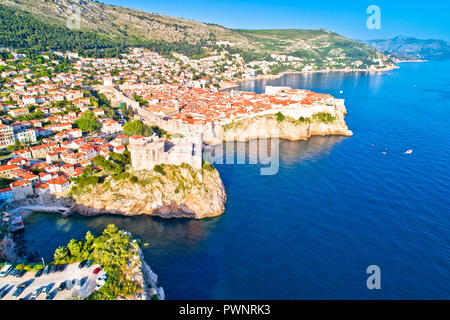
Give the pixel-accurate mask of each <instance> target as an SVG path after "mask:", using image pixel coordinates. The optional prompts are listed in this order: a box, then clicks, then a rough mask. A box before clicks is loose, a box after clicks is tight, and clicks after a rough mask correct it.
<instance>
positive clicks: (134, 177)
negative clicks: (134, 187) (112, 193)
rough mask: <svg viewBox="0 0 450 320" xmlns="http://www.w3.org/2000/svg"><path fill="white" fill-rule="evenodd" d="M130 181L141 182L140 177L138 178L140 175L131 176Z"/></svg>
mask: <svg viewBox="0 0 450 320" xmlns="http://www.w3.org/2000/svg"><path fill="white" fill-rule="evenodd" d="M130 181H131V182H132V183H138V182H139V179H138V177H136V176H132V177H131V178H130Z"/></svg>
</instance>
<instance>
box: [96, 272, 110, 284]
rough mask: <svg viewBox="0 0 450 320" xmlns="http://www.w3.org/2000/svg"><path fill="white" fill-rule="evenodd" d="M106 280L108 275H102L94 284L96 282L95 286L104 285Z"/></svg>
mask: <svg viewBox="0 0 450 320" xmlns="http://www.w3.org/2000/svg"><path fill="white" fill-rule="evenodd" d="M106 279H108V275H107V274H104V275H102V276H101V277H100V278H98V279H97V280H96V281H95V282H96V283H97V284H100V283H105V282H106Z"/></svg>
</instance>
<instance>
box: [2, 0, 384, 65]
mask: <svg viewBox="0 0 450 320" xmlns="http://www.w3.org/2000/svg"><path fill="white" fill-rule="evenodd" d="M0 5H3V6H5V8H7V9H8V10H9V11H11V12H10V13H9V16H8V17H9V18H10V20H11V22H10V24H17V23H20V21H19V22H15V20H14V19H16V18H17V17H18V16H21V15H25V16H27V19H28V20H29V21H28V25H29V30H28V31H27V32H31V33H33V32H34V34H33V35H32V37H29V35H28V34H26V35H24V36H25V37H28V38H29V39H28V40H27V41H26V42H25V41H22V40H23V39H21V35H23V34H24V32H23V30H22V29H23V28H22V26H20V28H16V29H18V30H15V31H14V32H11V31H10V30H8V27H9V26H8V25H3V29H2V30H1V32H4V33H8V37H6V39H3V38H2V39H1V40H2V43H6V44H7V45H8V44H9V45H10V46H11V47H13V48H20V47H24V46H31V45H33V44H34V47H35V48H36V49H41V50H44V49H45V48H46V49H52V50H55V49H58V48H59V47H62V48H63V49H65V50H71V49H72V48H75V49H73V50H78V51H80V50H83V51H84V52H85V54H92V51H93V50H91V49H93V47H95V49H97V48H101V49H107V50H109V51H110V53H108V55H109V56H111V55H115V56H117V55H118V54H119V53H124V51H125V48H126V47H130V46H142V47H146V48H149V49H152V50H156V51H158V50H159V52H160V53H162V54H168V53H170V51H171V50H172V51H176V52H180V53H183V54H185V55H188V56H194V55H197V56H202V55H207V53H208V52H210V51H214V50H217V49H220V50H222V49H223V48H226V50H228V51H229V52H230V53H240V54H242V53H246V57H247V59H245V60H246V61H250V60H252V59H253V60H264V59H270V57H268V55H270V54H278V55H286V56H293V57H297V58H301V59H305V60H306V61H309V62H311V63H312V64H314V65H317V66H319V67H320V66H321V65H323V64H324V63H326V60H327V59H332V60H336V61H338V63H342V64H343V65H352V64H353V63H354V62H356V61H362V64H363V65H365V66H370V65H374V64H376V63H375V62H374V61H376V60H378V59H381V60H383V61H387V60H388V59H387V58H386V57H385V56H384V55H381V54H380V53H379V52H378V51H377V50H375V49H373V48H372V47H370V46H368V45H366V44H363V43H360V42H357V41H354V40H351V39H348V38H345V37H343V36H341V35H339V34H337V33H334V32H332V31H328V30H324V29H318V30H302V29H280V30H277V29H267V30H248V29H228V28H226V27H222V26H219V25H217V24H213V23H202V22H196V21H191V20H186V19H182V18H174V17H169V16H165V15H161V14H155V13H148V12H144V11H139V10H136V9H128V8H123V7H120V6H113V5H106V4H102V3H99V2H96V1H88V0H0ZM74 8H77V9H75V10H74ZM4 11H6V10H4ZM74 13H76V14H78V17H79V22H80V29H79V30H75V29H69V28H67V26H66V25H67V20H68V19H70V17H71V16H72V15H73V14H74ZM16 20H17V19H16ZM36 20H37V21H39V22H40V23H41V24H42V23H44V24H48V25H50V26H52V28H56V30H55V31H54V32H53V33H54V34H51V33H48V34H47V33H46V32H45V29H46V27H45V25H42V26H41V27H40V28H41V31H38V32H37V31H36V30H35V29H36V28H35V26H34V25H35V24H37V22H34V21H36ZM0 24H1V21H0ZM63 28H64V29H63ZM3 30H4V31H3ZM42 33H45V35H43V34H42ZM60 33H64V34H65V33H68V35H67V37H68V38H69V39H70V41H65V43H64V44H60V43H59V42H61V40H60V39H57V38H58V37H59V34H60ZM0 36H1V34H0ZM22 37H23V36H22ZM52 37H53V38H56V39H51V41H50V44H47V42H49V40H48V38H52ZM80 37H84V38H86V37H87V38H88V39H87V40H79V39H78V38H80ZM10 38H12V39H13V40H14V41H9V40H10ZM98 38H100V39H98ZM96 41H98V42H99V43H100V45H97V42H96ZM90 43H93V44H90ZM74 44H76V45H74ZM43 47H45V48H43ZM111 52H112V53H111Z"/></svg>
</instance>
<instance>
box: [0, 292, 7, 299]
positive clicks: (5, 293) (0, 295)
mask: <svg viewBox="0 0 450 320" xmlns="http://www.w3.org/2000/svg"><path fill="white" fill-rule="evenodd" d="M7 294H8V291H7V290H3V291H2V292H1V293H0V300H1V299H3V297H4V296H6V295H7Z"/></svg>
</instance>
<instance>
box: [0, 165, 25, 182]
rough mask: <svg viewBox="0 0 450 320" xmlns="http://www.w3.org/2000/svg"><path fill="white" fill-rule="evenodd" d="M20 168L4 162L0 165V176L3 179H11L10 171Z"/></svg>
mask: <svg viewBox="0 0 450 320" xmlns="http://www.w3.org/2000/svg"><path fill="white" fill-rule="evenodd" d="M17 169H20V167H18V166H14V165H10V164H6V165H4V166H0V177H1V178H5V179H13V178H14V176H13V175H12V171H14V170H17Z"/></svg>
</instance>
